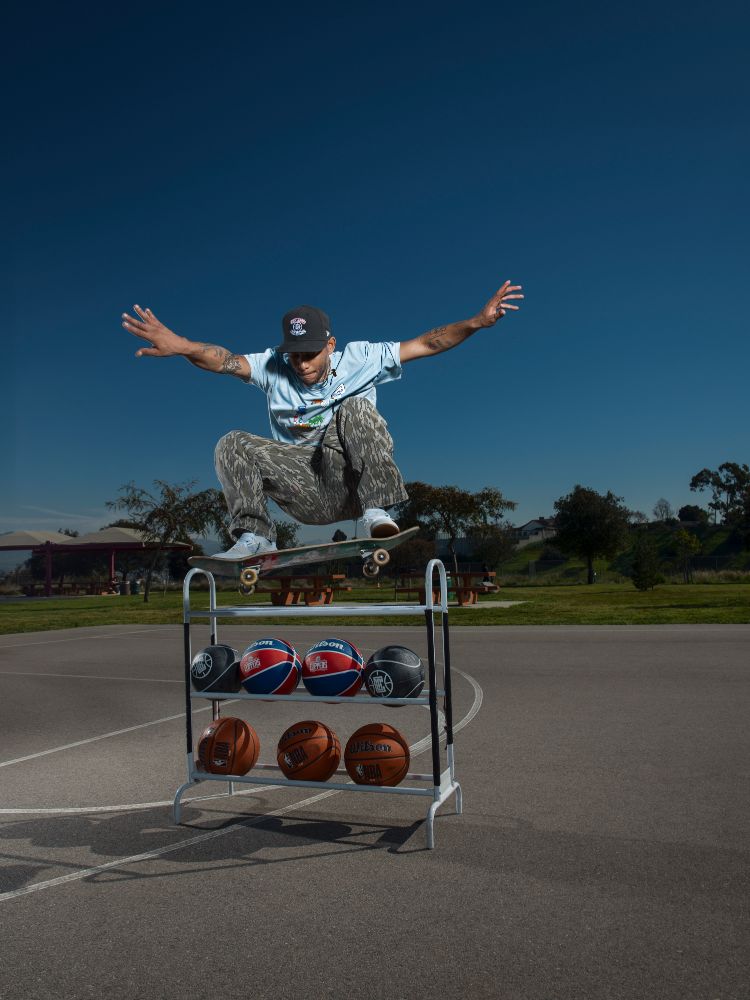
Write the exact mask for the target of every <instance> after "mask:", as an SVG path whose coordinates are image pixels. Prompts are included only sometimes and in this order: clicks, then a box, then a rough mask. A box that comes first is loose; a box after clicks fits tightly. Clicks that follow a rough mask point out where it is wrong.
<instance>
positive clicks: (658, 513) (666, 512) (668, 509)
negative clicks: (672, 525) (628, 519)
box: [654, 497, 674, 521]
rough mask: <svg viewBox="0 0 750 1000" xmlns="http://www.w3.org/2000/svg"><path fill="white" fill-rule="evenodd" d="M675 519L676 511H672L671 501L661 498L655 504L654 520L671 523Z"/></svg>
mask: <svg viewBox="0 0 750 1000" xmlns="http://www.w3.org/2000/svg"><path fill="white" fill-rule="evenodd" d="M673 517H674V510H673V509H672V504H671V503H670V502H669V500H665V499H664V497H661V498H660V499H659V500H657V501H656V503H655V504H654V520H656V521H671V520H672V518H673Z"/></svg>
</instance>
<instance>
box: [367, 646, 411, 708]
mask: <svg viewBox="0 0 750 1000" xmlns="http://www.w3.org/2000/svg"><path fill="white" fill-rule="evenodd" d="M365 687H366V688H367V690H368V692H369V694H370V695H371V696H372V697H373V698H418V697H419V695H420V694H421V692H422V688H423V687H424V667H423V666H422V661H421V660H420V658H419V657H418V656H417V654H416V653H415V652H414V650H412V649H408V648H407V647H406V646H383V647H382V649H376V650H375V652H374V653H373V654H372V656H371V657H370V659H369V660H368V661H367V664H366V666H365ZM391 707H392V708H398V707H400V706H398V705H392V706H391Z"/></svg>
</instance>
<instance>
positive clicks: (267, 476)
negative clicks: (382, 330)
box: [122, 281, 523, 559]
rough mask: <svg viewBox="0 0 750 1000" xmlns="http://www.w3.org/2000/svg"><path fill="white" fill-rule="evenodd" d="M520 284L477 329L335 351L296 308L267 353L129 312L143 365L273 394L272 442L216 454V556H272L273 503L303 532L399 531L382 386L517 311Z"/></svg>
mask: <svg viewBox="0 0 750 1000" xmlns="http://www.w3.org/2000/svg"><path fill="white" fill-rule="evenodd" d="M522 298H523V295H522V294H521V286H520V285H512V284H511V283H510V282H509V281H506V282H505V283H504V284H503V285H502V286H501V287H500V288H499V289H498V290H497V292H495V294H494V295H493V296H492V298H491V299H490V300H489V302H487V304H486V305H485V306H484V308H483V309H481V310H480V312H478V313H477V314H476V315H475V316H473V317H472V318H471V319H467V320H463V321H460V322H458V323H450V324H448V325H447V326H441V327H436V328H435V329H433V330H428V331H427V333H423V334H421V335H420V336H418V337H415V338H414V339H412V340H405V341H402V342H400V343H398V342H395V341H393V342H391V341H386V342H383V343H371V342H368V341H354V342H352V343H349V344H347V345H346V347H345V348H344V349H343V350H338V349H337V348H336V338H335V337H334V336H333V334H332V326H331V321H330V319H329V317H328V316H327V315H326V314H325V313H324V312H322V311H321V310H320V309H317V308H315V307H313V306H298V307H296V308H295V309H292V310H291V311H290V312H288V313H286V315H285V316H284V318H283V320H282V331H283V340H282V342H281V344H279V346H278V347H276V348H269V349H268V350H266V351H263V352H261V353H259V354H233V353H232V352H231V351H229V350H227V348H225V347H220V346H218V345H216V344H204V343H198V342H194V341H191V340H187V339H186V338H184V337H181V336H179V335H178V334H176V333H174V332H173V331H172V330H170V329H168V328H167V327H166V326H164V325H163V323H161V322H160V321H159V320H158V319H157V318H156V316H155V315H154V314H153V313H152V312H151V310H150V309H142V308H141V307H140V306H138V305H136V306H134V307H133V308H134V311H135V313H136V316H135V317H134V316H130V315H128V314H127V313H123V316H122V320H123V323H122V325H123V327H124V328H125V329H126V330H128V331H130V333H132V334H134V335H135V336H136V337H141V338H142V339H143V340H145V341H147V342H148V344H149V346H148V347H141V348H139V350H137V351H136V357H139V358H140V357H144V356H148V357H158V358H165V357H173V356H177V355H182V356H183V357H185V358H187V360H188V361H189V362H190V363H191V364H193V365H195V366H196V367H197V368H202V369H203V370H204V371H209V372H216V373H218V374H223V375H233V376H236V377H237V378H239V379H240V380H241V381H243V382H245V383H247V384H250V385H255V386H257V387H258V388H260V389H262V390H263V392H265V394H266V397H267V400H268V415H269V419H270V422H271V433H272V435H273V440H269V439H267V438H263V437H260V436H258V435H256V434H250V433H248V432H247V431H240V430H235V431H230V432H229V433H228V434H226V435H225V436H224V437H223V438H221V440H220V441H219V443H218V444H217V446H216V453H215V461H216V472H217V475H218V477H219V481H220V482H221V485H222V488H223V490H224V495H225V497H226V501H227V507H228V509H229V513H230V516H231V522H230V529H229V530H230V532H231V534H232V535H233V536H234V537H235V538H236V542H235V544H234V545H233V546H232V547H231V548H230V549H229V550H228V551H227V552H223V553H221V552H219V553H216V556H215V557H214V558H228V559H233V558H237V557H238V556H253V555H256V554H258V553H259V552H266V551H269V550H271V549H275V548H276V542H275V534H276V532H275V528H274V524H273V521H272V519H271V517H270V515H269V512H268V506H267V500H268V498H269V497H270V498H271V499H273V500H275V502H276V503H277V504H278V505H279V507H281V509H282V510H284V511H286V513H287V514H290V515H291V516H292V517H294V518H296V519H297V520H298V521H301V522H302V523H303V524H331V523H333V522H334V521H341V520H345V519H349V518H358V517H361V518H362V526H363V529H364V532H365V534H366V535H369V536H371V537H373V538H385V537H388V536H390V535H394V534H397V533H398V531H399V528H398V525H397V524H396V523H395V521H393V519H392V518H391V517H390V516H389V514H388V513H387V508H388V507H391V506H392V505H393V504H396V503H399V502H400V501H402V500H406V499H407V493H406V490H405V489H404V483H403V480H402V478H401V473H400V472H399V471H398V468H397V467H396V465H395V463H394V461H393V440H392V439H391V436H390V434H389V433H388V430H387V426H386V422H385V420H384V419H383V418H382V417H381V416H380V414H379V413H378V411H377V409H376V408H375V401H376V386H378V385H382V384H383V383H384V382H390V381H394V380H396V379H399V378H401V368H402V365H404V364H405V363H406V362H407V361H414V360H416V359H417V358H428V357H432V356H433V355H435V354H441V353H442V352H443V351H447V350H450V348H452V347H456V346H458V344H461V343H463V341H464V340H466V339H468V338H469V337H470V336H471V335H472V334H473V333H476V331H477V330H480V329H482V328H483V327H490V326H494V324H495V323H496V322H497V321H498V320H499V319H501V318H502V317H503V316H504V315H505V313H506V311H507V310H509V309H510V310H517V309H518V305H516V304H515V303H514V301H513V300H516V299H522Z"/></svg>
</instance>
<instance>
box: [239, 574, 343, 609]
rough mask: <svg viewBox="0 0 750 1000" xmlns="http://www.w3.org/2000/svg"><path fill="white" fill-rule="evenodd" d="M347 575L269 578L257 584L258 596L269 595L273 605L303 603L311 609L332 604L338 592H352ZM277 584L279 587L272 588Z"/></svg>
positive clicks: (299, 575)
mask: <svg viewBox="0 0 750 1000" xmlns="http://www.w3.org/2000/svg"><path fill="white" fill-rule="evenodd" d="M344 580H346V574H345V573H326V574H323V573H302V574H300V573H296V574H286V575H284V576H274V577H267V578H266V580H265V582H263V583H260V584H256V587H255V593H256V594H269V595H270V597H271V604H275V605H279V606H283V607H288V606H290V605H293V604H299V603H300V601H303V602H304V603H305V604H307V605H308V606H310V607H315V606H316V605H319V604H332V603H333V597H334V594H335V592H336V591H341V590H343V591H349V590H351V589H352V588H351V585H350V584H345V583H344V582H343V581H344ZM271 584H277V586H271Z"/></svg>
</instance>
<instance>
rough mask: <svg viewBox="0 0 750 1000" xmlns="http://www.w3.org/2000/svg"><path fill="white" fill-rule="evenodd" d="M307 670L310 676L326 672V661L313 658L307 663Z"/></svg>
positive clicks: (318, 657)
mask: <svg viewBox="0 0 750 1000" xmlns="http://www.w3.org/2000/svg"><path fill="white" fill-rule="evenodd" d="M307 669H308V670H309V671H310V673H311V674H318V673H321V672H323V671H325V670H328V661H327V660H324V659H323V657H322V656H314V657H313V658H312V659H311V660H308V661H307Z"/></svg>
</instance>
